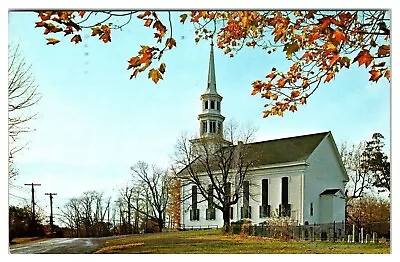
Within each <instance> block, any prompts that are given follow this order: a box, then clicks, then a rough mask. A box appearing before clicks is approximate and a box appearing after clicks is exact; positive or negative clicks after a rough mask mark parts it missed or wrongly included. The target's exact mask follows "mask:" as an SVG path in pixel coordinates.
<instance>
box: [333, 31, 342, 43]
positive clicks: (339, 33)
mask: <svg viewBox="0 0 400 262" xmlns="http://www.w3.org/2000/svg"><path fill="white" fill-rule="evenodd" d="M332 38H333V39H335V42H337V44H340V42H342V41H343V40H344V39H345V36H344V34H343V32H342V31H340V30H336V31H335V32H334V33H333V36H332Z"/></svg>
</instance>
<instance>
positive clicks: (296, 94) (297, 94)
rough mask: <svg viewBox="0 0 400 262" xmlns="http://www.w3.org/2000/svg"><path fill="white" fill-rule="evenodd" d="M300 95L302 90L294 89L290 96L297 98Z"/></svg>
mask: <svg viewBox="0 0 400 262" xmlns="http://www.w3.org/2000/svg"><path fill="white" fill-rule="evenodd" d="M299 95H300V91H299V90H294V91H292V93H291V94H290V96H291V97H292V98H296V97H298V96H299Z"/></svg>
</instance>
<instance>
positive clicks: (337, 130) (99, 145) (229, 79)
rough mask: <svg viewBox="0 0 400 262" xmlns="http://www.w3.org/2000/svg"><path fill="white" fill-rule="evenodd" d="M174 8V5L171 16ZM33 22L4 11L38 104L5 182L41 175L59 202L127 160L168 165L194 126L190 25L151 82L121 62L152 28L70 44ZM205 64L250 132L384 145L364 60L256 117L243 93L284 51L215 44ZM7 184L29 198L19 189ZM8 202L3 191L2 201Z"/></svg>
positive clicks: (146, 40) (120, 172)
mask: <svg viewBox="0 0 400 262" xmlns="http://www.w3.org/2000/svg"><path fill="white" fill-rule="evenodd" d="M178 16H179V14H177V13H174V17H175V18H176V19H175V21H179V19H178ZM35 21H38V19H37V16H36V14H35V13H31V12H19V13H14V12H11V13H10V15H9V20H8V22H9V25H8V26H9V27H8V29H9V34H8V37H9V42H10V41H11V42H14V43H19V45H20V50H21V52H22V54H23V55H24V56H25V57H26V59H27V61H28V62H29V63H30V64H32V73H33V74H34V75H35V77H36V83H37V84H38V86H39V92H40V93H41V94H42V96H43V97H42V99H41V101H40V103H39V104H38V105H37V106H36V107H35V108H34V111H36V112H39V116H38V119H36V120H35V121H34V122H32V126H33V127H34V128H35V129H36V131H35V132H33V133H30V134H28V135H26V136H25V137H24V141H26V142H29V149H28V150H24V151H23V152H21V154H20V155H19V156H18V157H17V161H16V164H17V167H18V168H19V170H20V173H21V174H20V176H19V177H18V178H17V179H16V180H15V181H14V184H16V185H19V186H23V184H24V183H32V182H34V183H41V184H42V186H40V187H37V188H36V189H37V196H38V197H37V201H38V204H39V205H41V206H43V207H46V206H48V196H45V195H44V193H45V192H56V193H57V194H58V195H57V196H55V197H54V203H55V206H60V207H61V206H62V205H63V203H65V201H66V200H68V199H69V198H71V197H76V196H79V195H81V193H82V192H84V191H88V190H98V191H103V192H104V193H105V195H110V196H111V195H114V194H115V192H116V190H117V188H118V187H119V186H123V185H124V184H126V183H127V182H128V181H129V180H131V175H130V171H129V168H130V166H131V165H133V164H135V163H136V162H137V161H146V162H148V163H150V164H156V165H158V166H160V167H163V168H166V167H168V163H169V159H170V155H171V154H172V153H173V149H174V144H175V142H176V140H177V139H178V138H179V136H180V135H181V134H182V132H185V131H186V132H188V133H189V134H195V133H196V132H197V130H198V121H197V114H198V113H199V112H200V100H199V99H200V95H201V94H202V93H203V92H204V90H205V88H206V83H207V70H208V58H209V49H210V46H209V43H207V42H204V41H203V42H200V43H199V44H197V45H196V44H195V42H194V40H193V39H194V32H193V31H194V30H193V29H192V28H191V26H190V25H189V24H188V25H184V26H182V25H181V24H180V23H177V22H176V23H175V24H174V25H173V30H174V37H175V39H176V40H177V48H176V49H174V50H172V51H171V52H167V53H165V55H164V61H165V63H166V64H167V70H166V74H165V76H164V80H161V81H160V82H159V83H158V84H157V85H155V84H154V83H153V82H152V81H151V80H149V79H148V78H147V73H146V74H143V75H141V76H139V77H138V78H136V79H133V80H129V76H130V71H128V70H126V67H127V60H128V59H129V58H130V57H131V56H135V55H136V54H137V51H138V48H139V45H140V44H150V43H151V42H150V41H152V40H151V37H152V30H148V29H146V28H143V26H142V25H141V23H140V22H139V23H132V25H130V26H128V27H127V28H126V29H124V31H122V32H117V31H113V32H112V42H111V43H109V44H104V43H102V42H100V41H98V40H97V39H96V38H86V35H85V34H84V35H83V40H84V42H83V43H80V44H78V45H75V44H72V43H70V42H69V41H68V39H65V40H66V41H62V42H61V43H59V44H57V45H55V46H49V45H46V36H45V35H43V29H38V28H36V29H35V28H34V22H35ZM215 64H216V78H217V90H218V92H219V93H220V94H221V95H222V96H223V97H224V99H223V101H222V114H223V115H224V116H225V117H226V119H227V120H229V119H235V120H236V121H237V122H239V123H243V124H244V123H251V124H252V125H255V126H257V127H258V128H259V130H258V132H257V136H256V141H261V140H267V139H274V138H281V137H287V136H296V135H303V134H308V133H316V132H322V131H331V132H332V134H333V137H334V138H335V141H336V143H337V145H338V146H339V145H340V144H341V143H343V142H345V141H347V142H348V143H359V142H360V141H362V140H369V139H370V138H371V136H372V134H373V133H374V132H380V133H382V134H383V135H384V137H385V143H386V144H387V146H386V147H385V151H386V153H387V154H390V147H389V144H390V84H389V83H388V82H387V81H386V80H385V79H382V80H381V81H379V83H378V84H375V83H371V82H369V81H368V78H369V74H368V72H367V70H365V68H357V67H354V66H353V67H351V69H350V70H344V71H343V72H341V73H340V74H338V75H337V76H336V79H335V80H334V81H331V82H330V83H328V84H325V85H322V86H321V87H320V89H319V90H318V91H317V92H316V93H315V94H314V95H313V96H312V97H311V98H310V99H309V100H308V102H307V105H305V106H301V107H299V108H298V109H299V110H298V111H297V112H296V113H291V112H287V113H286V114H285V116H284V117H283V118H282V117H277V116H273V117H268V118H265V119H264V118H262V111H263V105H264V103H265V102H266V101H265V100H263V99H261V98H260V97H259V96H251V95H250V93H251V83H252V82H253V81H254V80H256V79H260V78H263V77H264V76H265V75H266V73H267V72H269V70H270V69H271V68H272V67H276V68H278V69H280V68H282V69H284V68H285V66H286V65H287V64H288V63H287V61H285V58H284V54H283V53H281V52H277V53H275V54H273V55H267V54H266V53H265V52H262V51H261V50H257V49H243V50H242V51H241V52H240V53H239V54H238V55H237V56H236V57H235V58H233V59H232V58H229V57H228V56H226V55H224V54H223V52H222V51H221V50H219V49H216V50H215ZM26 188H27V189H28V187H26ZM10 192H12V193H13V194H15V195H18V196H20V197H23V198H27V199H30V193H29V192H24V191H20V190H14V191H10ZM15 201H16V202H17V203H18V200H17V199H15V198H10V203H15ZM46 210H47V207H46Z"/></svg>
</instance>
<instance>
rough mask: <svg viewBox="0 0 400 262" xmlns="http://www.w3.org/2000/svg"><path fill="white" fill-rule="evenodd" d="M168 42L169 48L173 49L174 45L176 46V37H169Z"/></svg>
mask: <svg viewBox="0 0 400 262" xmlns="http://www.w3.org/2000/svg"><path fill="white" fill-rule="evenodd" d="M166 44H167V46H168V48H169V49H171V48H172V47H174V46H176V41H175V39H173V38H172V37H171V38H168V39H167V42H166Z"/></svg>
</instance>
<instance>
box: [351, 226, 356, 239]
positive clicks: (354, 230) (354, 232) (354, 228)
mask: <svg viewBox="0 0 400 262" xmlns="http://www.w3.org/2000/svg"><path fill="white" fill-rule="evenodd" d="M355 241H356V225H355V224H353V239H352V241H351V242H352V243H354V242H355Z"/></svg>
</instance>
